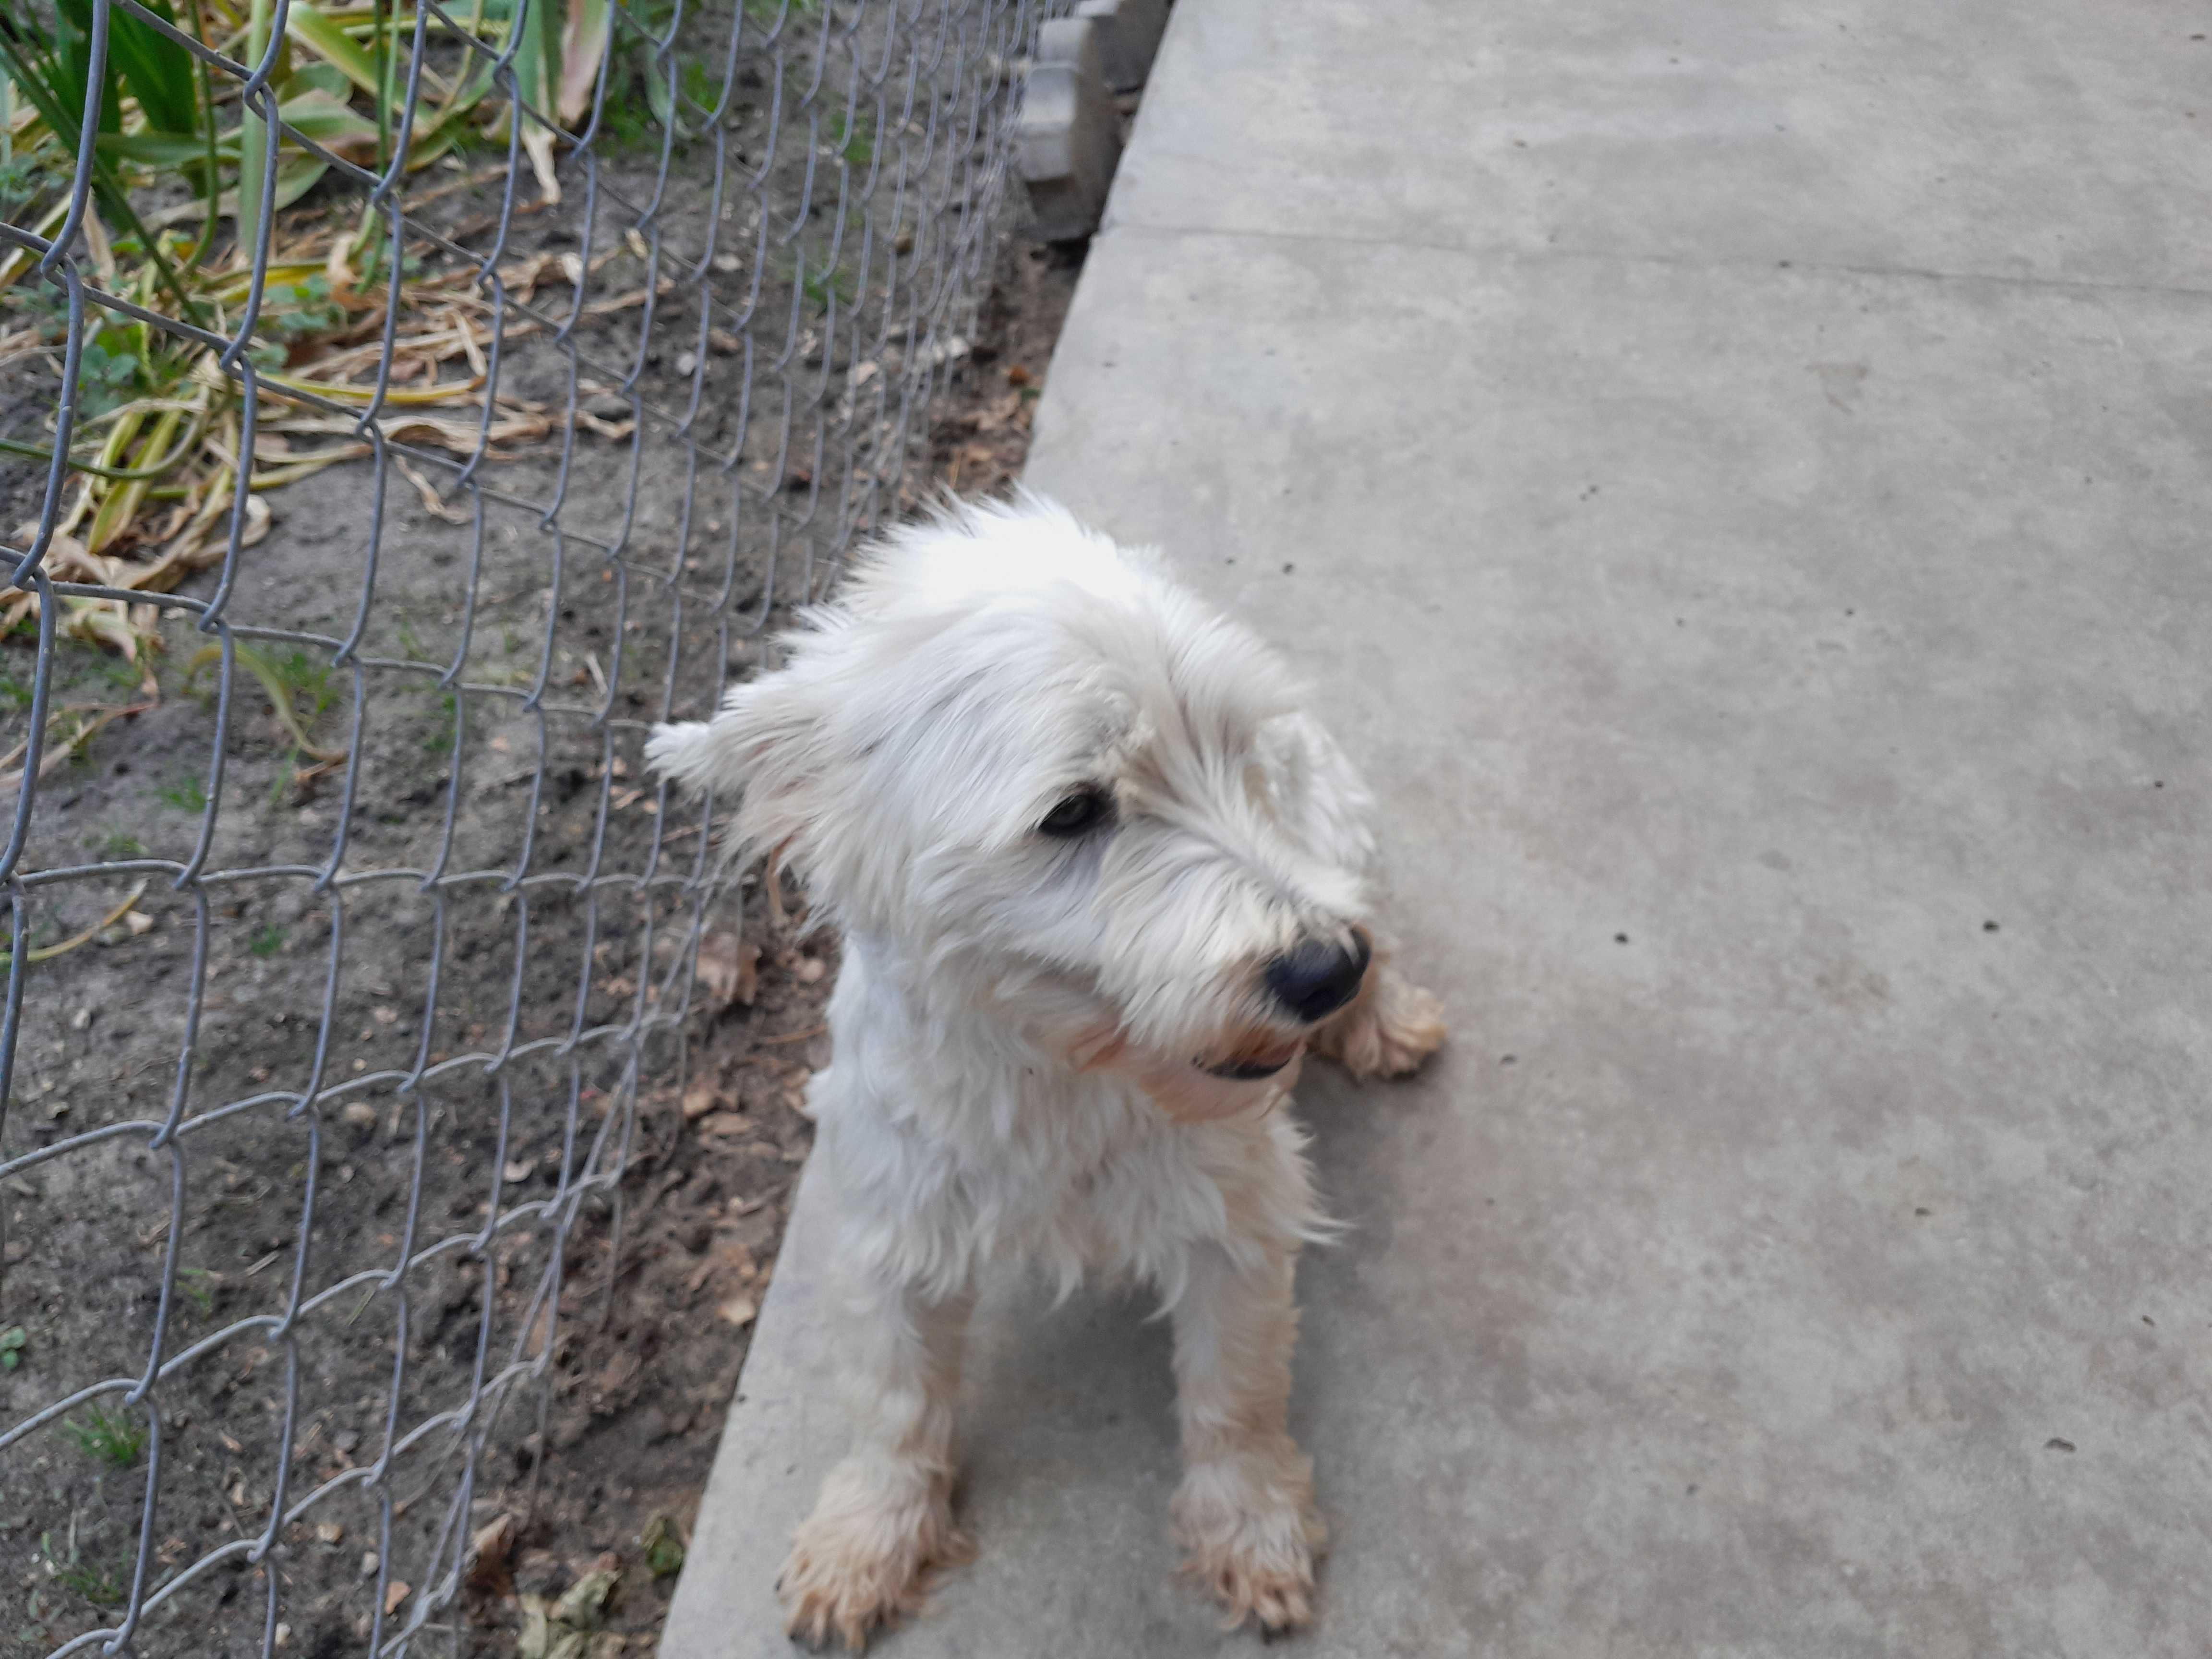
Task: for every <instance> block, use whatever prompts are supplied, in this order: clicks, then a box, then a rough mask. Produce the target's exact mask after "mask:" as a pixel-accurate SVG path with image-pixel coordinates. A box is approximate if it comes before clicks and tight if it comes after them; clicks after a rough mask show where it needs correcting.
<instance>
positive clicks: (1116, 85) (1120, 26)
mask: <svg viewBox="0 0 2212 1659" xmlns="http://www.w3.org/2000/svg"><path fill="white" fill-rule="evenodd" d="M1075 15H1077V16H1078V17H1081V18H1087V19H1089V20H1091V21H1093V22H1096V23H1097V24H1098V25H1099V26H1100V27H1103V29H1104V30H1105V32H1106V39H1105V48H1106V84H1107V85H1108V86H1109V87H1110V88H1113V90H1115V92H1134V91H1135V90H1136V89H1137V88H1139V87H1141V86H1143V85H1144V84H1145V77H1146V76H1148V75H1150V74H1151V73H1152V58H1153V56H1154V55H1155V54H1156V53H1157V52H1158V51H1159V49H1160V36H1161V35H1163V34H1164V33H1167V27H1168V0H1083V3H1082V4H1081V5H1079V6H1078V7H1077V8H1076V9H1075Z"/></svg>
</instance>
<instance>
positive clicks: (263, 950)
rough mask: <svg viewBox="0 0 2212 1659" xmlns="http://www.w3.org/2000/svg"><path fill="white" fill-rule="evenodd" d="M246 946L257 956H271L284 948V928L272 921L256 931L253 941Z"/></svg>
mask: <svg viewBox="0 0 2212 1659" xmlns="http://www.w3.org/2000/svg"><path fill="white" fill-rule="evenodd" d="M283 948H284V930H283V928H282V927H278V926H277V925H276V923H275V922H273V921H272V922H270V924H269V925H268V926H267V927H264V928H263V929H262V930H261V931H260V932H259V933H256V934H255V935H254V936H253V942H252V944H250V945H247V946H246V949H247V950H249V951H252V952H253V954H254V955H255V956H257V957H273V956H275V955H276V953H277V952H278V951H281V950H283Z"/></svg>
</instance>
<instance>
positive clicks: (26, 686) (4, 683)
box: [0, 674, 34, 710]
mask: <svg viewBox="0 0 2212 1659" xmlns="http://www.w3.org/2000/svg"><path fill="white" fill-rule="evenodd" d="M33 695H34V694H33V690H32V688H31V685H30V683H29V682H28V681H27V680H19V679H17V678H15V676H14V675H13V674H0V702H4V703H6V704H7V705H8V707H9V708H14V709H17V710H23V709H27V708H30V706H31V698H32V696H33Z"/></svg>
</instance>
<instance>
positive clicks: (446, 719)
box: [422, 691, 457, 755]
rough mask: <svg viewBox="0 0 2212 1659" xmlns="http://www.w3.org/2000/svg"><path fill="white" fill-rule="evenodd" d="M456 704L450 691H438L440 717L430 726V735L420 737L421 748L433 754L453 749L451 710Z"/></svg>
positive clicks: (449, 751) (448, 751) (440, 753)
mask: <svg viewBox="0 0 2212 1659" xmlns="http://www.w3.org/2000/svg"><path fill="white" fill-rule="evenodd" d="M456 706H457V705H456V704H455V702H454V701H453V693H452V692H450V691H441V692H439V693H438V710H439V714H440V715H441V720H440V723H439V724H438V725H436V726H433V727H431V729H430V735H429V736H428V737H426V738H423V739H422V746H423V748H425V749H427V750H429V751H430V752H431V753H432V754H434V755H444V754H449V753H451V752H452V750H453V710H454V708H455V707H456Z"/></svg>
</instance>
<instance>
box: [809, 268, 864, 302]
mask: <svg viewBox="0 0 2212 1659" xmlns="http://www.w3.org/2000/svg"><path fill="white" fill-rule="evenodd" d="M799 286H800V287H801V288H803V289H805V290H806V297H807V298H808V299H810V300H811V301H814V308H815V309H816V310H817V311H827V310H829V296H830V295H833V294H834V295H836V296H837V304H838V306H839V307H840V308H841V309H850V308H851V307H852V304H853V301H854V299H855V298H857V297H858V296H859V294H860V278H859V277H858V276H854V274H853V273H852V272H851V271H849V270H844V269H842V267H832V268H831V269H830V270H817V271H814V272H812V273H811V274H810V275H809V276H807V278H806V280H805V282H804V283H800V284H799Z"/></svg>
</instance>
